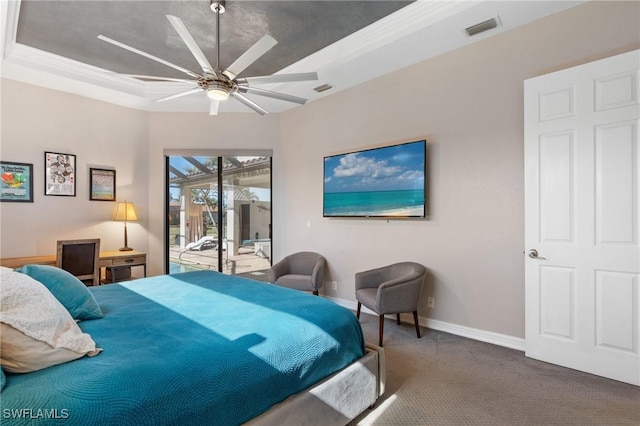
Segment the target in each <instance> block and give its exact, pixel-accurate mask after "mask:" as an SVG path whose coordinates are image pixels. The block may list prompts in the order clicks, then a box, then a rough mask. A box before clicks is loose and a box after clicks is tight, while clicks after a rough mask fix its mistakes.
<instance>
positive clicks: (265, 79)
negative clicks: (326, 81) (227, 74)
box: [236, 72, 318, 84]
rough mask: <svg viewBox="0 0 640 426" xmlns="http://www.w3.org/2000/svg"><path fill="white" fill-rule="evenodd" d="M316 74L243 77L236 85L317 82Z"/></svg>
mask: <svg viewBox="0 0 640 426" xmlns="http://www.w3.org/2000/svg"><path fill="white" fill-rule="evenodd" d="M317 79H318V73H317V72H303V73H297V74H275V75H263V76H258V77H245V78H239V79H237V80H236V81H237V83H238V84H266V83H289V82H293V81H311V80H317Z"/></svg>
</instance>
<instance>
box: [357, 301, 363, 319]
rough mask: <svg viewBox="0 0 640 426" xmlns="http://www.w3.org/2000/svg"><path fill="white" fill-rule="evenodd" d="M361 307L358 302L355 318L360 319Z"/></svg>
mask: <svg viewBox="0 0 640 426" xmlns="http://www.w3.org/2000/svg"><path fill="white" fill-rule="evenodd" d="M361 306H362V303H360V302H358V310H357V311H356V318H358V319H360V307H361Z"/></svg>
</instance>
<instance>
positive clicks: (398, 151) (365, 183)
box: [323, 141, 426, 217]
mask: <svg viewBox="0 0 640 426" xmlns="http://www.w3.org/2000/svg"><path fill="white" fill-rule="evenodd" d="M425 143H426V142H425V141H418V142H411V143H405V144H400V145H392V146H387V147H382V148H374V149H368V150H363V151H358V152H352V153H349V154H341V155H333V156H329V157H325V159H324V200H323V209H324V212H323V213H324V216H355V217H394V216H395V217H424V214H425V184H424V173H425Z"/></svg>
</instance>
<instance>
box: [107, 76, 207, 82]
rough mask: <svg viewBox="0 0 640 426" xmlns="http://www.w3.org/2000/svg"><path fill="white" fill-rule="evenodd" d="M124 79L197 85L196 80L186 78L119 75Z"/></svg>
mask: <svg viewBox="0 0 640 426" xmlns="http://www.w3.org/2000/svg"><path fill="white" fill-rule="evenodd" d="M118 75H121V76H124V77H131V78H137V79H138V80H151V81H166V82H176V83H189V84H195V83H197V81H196V80H187V79H186V78H171V77H158V76H155V75H140V74H118Z"/></svg>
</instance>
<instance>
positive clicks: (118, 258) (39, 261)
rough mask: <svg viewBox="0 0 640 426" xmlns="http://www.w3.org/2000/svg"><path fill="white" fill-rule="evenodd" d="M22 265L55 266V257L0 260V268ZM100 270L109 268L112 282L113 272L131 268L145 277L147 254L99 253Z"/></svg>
mask: <svg viewBox="0 0 640 426" xmlns="http://www.w3.org/2000/svg"><path fill="white" fill-rule="evenodd" d="M24 265H51V266H56V256H55V255H46V256H27V257H7V258H4V259H0V266H5V267H7V268H11V269H16V268H20V267H22V266H24ZM99 265H100V268H105V269H107V268H109V269H111V270H112V271H113V272H114V273H112V275H111V277H112V282H114V279H115V275H116V274H115V271H117V270H119V269H123V268H130V267H132V266H142V267H143V269H144V276H145V277H146V276H147V254H146V253H142V252H140V251H135V250H132V251H119V250H113V251H101V252H100V263H99Z"/></svg>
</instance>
